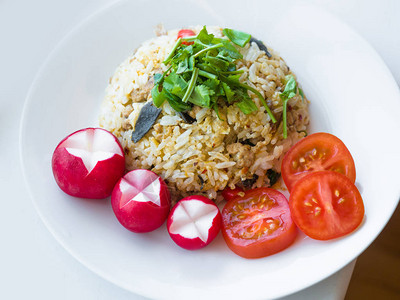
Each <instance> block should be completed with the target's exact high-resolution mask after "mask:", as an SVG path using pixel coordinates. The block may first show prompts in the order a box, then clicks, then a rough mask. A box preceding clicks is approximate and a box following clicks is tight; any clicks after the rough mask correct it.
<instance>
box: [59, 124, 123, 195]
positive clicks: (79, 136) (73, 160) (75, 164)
mask: <svg viewBox="0 0 400 300" xmlns="http://www.w3.org/2000/svg"><path fill="white" fill-rule="evenodd" d="M52 168H53V174H54V178H55V180H56V182H57V184H58V186H59V187H60V188H61V189H62V190H63V191H64V192H65V193H67V194H69V195H71V196H75V197H82V198H91V199H101V198H106V197H108V196H110V195H111V192H112V190H113V188H114V185H115V183H116V182H117V181H118V180H119V179H120V178H121V176H122V175H123V174H124V170H125V155H124V152H123V150H122V147H121V144H120V143H119V141H118V140H117V139H116V137H115V136H114V135H113V134H112V133H110V132H108V131H107V130H104V129H101V128H86V129H82V130H79V131H76V132H74V133H72V134H70V135H69V136H67V137H66V138H65V139H63V140H62V141H61V142H60V143H59V144H58V146H57V148H56V149H55V150H54V153H53V158H52Z"/></svg>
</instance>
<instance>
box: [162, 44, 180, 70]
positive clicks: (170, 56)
mask: <svg viewBox="0 0 400 300" xmlns="http://www.w3.org/2000/svg"><path fill="white" fill-rule="evenodd" d="M181 43H182V38H179V39H178V40H177V41H176V43H175V45H174V47H173V48H172V50H171V53H170V54H169V55H168V57H167V58H166V59H165V60H164V61H163V63H164V64H165V63H166V62H168V61H169V60H170V59H171V58H172V57H173V56H174V54H175V51H176V49H177V48H178V47H179V45H180V44H181Z"/></svg>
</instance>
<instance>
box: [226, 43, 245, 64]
mask: <svg viewBox="0 0 400 300" xmlns="http://www.w3.org/2000/svg"><path fill="white" fill-rule="evenodd" d="M221 44H223V45H224V47H222V48H221V49H222V50H225V51H226V52H227V53H228V54H229V56H230V57H232V58H233V59H235V60H236V59H242V58H243V55H242V54H240V52H239V51H238V50H237V49H236V48H235V47H234V46H233V45H232V44H231V43H230V42H229V41H228V40H224V39H221Z"/></svg>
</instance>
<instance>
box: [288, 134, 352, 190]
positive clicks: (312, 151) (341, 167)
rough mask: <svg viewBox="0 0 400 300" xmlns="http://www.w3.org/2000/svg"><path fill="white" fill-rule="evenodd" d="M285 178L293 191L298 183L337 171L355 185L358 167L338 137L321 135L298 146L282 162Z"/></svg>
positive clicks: (307, 138) (299, 143)
mask: <svg viewBox="0 0 400 300" xmlns="http://www.w3.org/2000/svg"><path fill="white" fill-rule="evenodd" d="M281 169H282V178H283V181H284V182H285V184H286V186H287V188H288V189H289V191H291V190H292V188H293V186H294V184H295V183H296V181H298V180H299V179H300V178H302V177H304V176H306V175H308V174H309V173H310V172H315V171H335V172H339V173H342V174H344V175H346V176H347V177H348V178H349V179H350V180H351V181H352V182H353V183H354V182H355V180H356V167H355V165H354V160H353V157H352V156H351V154H350V152H349V150H348V149H347V147H346V146H345V144H343V142H342V141H341V140H340V139H339V138H337V137H336V136H334V135H332V134H329V133H324V132H319V133H314V134H311V135H309V136H307V137H305V138H303V139H301V140H300V141H299V142H297V143H296V144H295V145H294V146H293V147H292V148H291V149H290V150H289V151H288V152H287V153H286V155H285V156H284V158H283V160H282V168H281Z"/></svg>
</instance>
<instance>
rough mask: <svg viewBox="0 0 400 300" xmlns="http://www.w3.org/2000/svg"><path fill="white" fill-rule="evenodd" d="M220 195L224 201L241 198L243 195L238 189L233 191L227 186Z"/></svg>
mask: <svg viewBox="0 0 400 300" xmlns="http://www.w3.org/2000/svg"><path fill="white" fill-rule="evenodd" d="M221 195H222V197H224V199H225V200H226V201H231V200H233V199H235V198H237V197H243V196H244V195H245V193H244V191H243V189H241V188H240V187H235V188H234V189H231V188H230V187H229V186H227V187H226V188H225V189H224V190H223V191H222V193H221Z"/></svg>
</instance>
